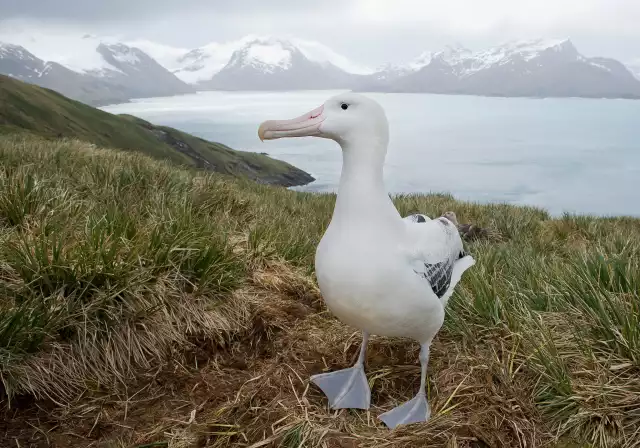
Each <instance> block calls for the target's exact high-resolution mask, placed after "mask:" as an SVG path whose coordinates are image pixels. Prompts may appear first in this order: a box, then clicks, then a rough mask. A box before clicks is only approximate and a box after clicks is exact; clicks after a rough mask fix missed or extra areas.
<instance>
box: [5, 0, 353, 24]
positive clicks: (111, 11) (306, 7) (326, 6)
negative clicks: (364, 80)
mask: <svg viewBox="0 0 640 448" xmlns="http://www.w3.org/2000/svg"><path fill="white" fill-rule="evenodd" d="M342 3H343V2H340V1H338V0H326V1H320V2H301V1H292V0H269V1H263V0H234V1H222V0H220V1H217V0H108V1H107V0H0V11H2V18H3V19H12V18H32V19H50V20H57V21H66V22H81V23H88V22H112V21H138V20H140V19H147V20H152V19H154V18H158V17H167V16H171V15H178V16H196V15H199V14H206V15H208V16H209V18H210V19H211V20H216V19H218V18H222V17H225V16H244V17H247V18H250V17H254V16H256V15H263V16H268V15H278V14H281V13H284V14H285V15H287V14H305V13H307V14H313V13H317V12H319V11H330V10H331V9H332V7H337V6H340V7H341V8H342V6H341V5H342Z"/></svg>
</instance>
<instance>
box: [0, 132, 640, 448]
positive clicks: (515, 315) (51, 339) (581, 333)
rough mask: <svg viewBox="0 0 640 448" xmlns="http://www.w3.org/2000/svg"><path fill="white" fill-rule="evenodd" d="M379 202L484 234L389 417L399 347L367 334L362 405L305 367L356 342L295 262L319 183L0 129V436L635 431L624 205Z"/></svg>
mask: <svg viewBox="0 0 640 448" xmlns="http://www.w3.org/2000/svg"><path fill="white" fill-rule="evenodd" d="M394 200H395V203H396V204H397V206H398V208H399V210H400V212H401V213H402V214H403V215H407V214H409V213H413V212H416V211H419V212H423V213H426V214H428V215H430V216H439V215H440V214H442V213H443V212H444V211H446V210H454V211H455V212H456V213H457V215H458V218H459V219H460V220H461V222H471V223H474V224H477V225H480V226H482V227H485V228H490V229H493V230H495V231H496V232H497V233H498V234H499V236H500V238H496V239H495V240H491V241H478V242H474V243H470V244H468V245H467V247H466V250H467V251H468V252H470V253H471V254H473V256H474V257H475V258H476V260H477V265H476V266H474V268H473V269H471V270H469V271H468V275H465V278H464V279H463V282H462V284H461V286H460V288H459V289H458V290H457V292H456V294H455V295H454V297H453V298H452V300H451V301H450V302H449V305H448V307H447V315H446V319H445V326H444V328H443V330H442V331H441V332H440V333H439V334H438V336H437V338H436V340H435V342H434V344H433V345H432V348H431V359H430V365H429V373H428V379H429V380H428V381H429V383H428V394H429V400H430V403H431V407H432V419H431V421H430V422H429V423H426V424H418V425H413V426H410V427H406V428H400V429H398V430H396V431H389V430H388V429H386V428H385V427H384V426H383V425H382V424H381V423H380V422H379V421H377V419H376V417H377V416H378V415H380V414H381V413H383V412H384V411H387V410H389V409H391V408H392V407H394V406H396V405H398V404H399V403H401V402H403V401H405V400H407V399H409V398H410V397H411V396H412V395H413V394H414V393H415V390H416V387H417V385H418V381H419V374H418V373H419V371H420V369H419V365H418V362H417V359H418V358H417V356H418V345H417V344H416V343H413V342H411V341H407V340H402V339H389V338H382V337H373V338H372V339H371V341H370V343H369V347H368V356H367V366H366V371H367V375H368V378H369V381H370V383H371V385H372V404H373V407H372V409H371V410H370V412H364V411H359V410H350V411H339V412H334V411H329V410H328V409H327V403H326V398H325V397H324V395H323V394H322V393H321V392H320V391H319V390H318V389H317V388H316V387H315V386H313V385H310V384H309V381H308V379H309V376H310V375H311V374H315V373H319V372H322V371H327V370H336V369H338V368H345V367H348V366H350V365H351V364H352V363H353V360H354V359H355V357H356V356H357V352H358V350H359V344H360V339H359V337H358V336H357V332H356V331H355V330H354V329H352V328H349V327H347V326H345V325H343V324H342V323H340V322H339V321H338V320H336V319H335V318H334V317H333V316H332V315H331V314H330V313H327V312H326V309H325V307H324V305H323V302H322V299H321V297H320V295H319V293H318V290H317V288H316V286H315V281H314V277H313V259H314V252H315V248H316V245H317V243H318V242H319V240H320V238H321V235H322V233H323V231H324V229H325V228H326V226H327V224H328V222H329V220H330V217H331V212H332V209H333V205H334V201H335V196H333V195H329V194H324V195H315V194H303V193H296V192H293V191H289V190H285V189H281V188H272V187H269V186H264V185H258V184H256V183H253V182H249V181H245V180H241V179H233V178H229V177H227V176H219V175H217V174H215V173H203V172H195V171H193V170H183V169H179V168H176V167H174V166H172V165H170V164H169V163H166V162H160V161H156V160H153V159H151V158H148V157H146V156H144V155H141V154H137V153H128V154H127V153H123V152H114V151H107V150H101V149H95V148H93V147H90V145H87V144H85V143H81V142H77V141H65V140H55V141H50V140H45V139H38V138H34V137H28V138H26V139H25V138H23V137H21V136H19V135H14V136H0V288H2V293H3V300H2V301H0V381H1V382H2V385H3V388H4V393H5V394H8V397H9V398H10V399H11V403H10V404H11V406H9V403H8V401H7V400H8V398H7V397H6V396H5V397H3V398H2V401H3V404H2V406H3V411H2V418H0V434H1V435H2V437H3V439H2V441H3V442H7V443H3V446H16V447H18V446H20V447H27V446H53V447H65V448H80V447H83V448H85V447H87V446H101V447H127V448H130V447H136V448H142V447H146V448H150V447H168V448H191V447H245V448H246V447H250V446H251V447H283V448H299V447H350V448H352V447H353V448H368V447H409V448H412V447H415V448H417V447H424V446H433V447H444V446H447V447H454V446H458V447H513V448H517V447H523V448H524V447H527V448H530V447H542V446H549V447H562V448H567V447H586V446H589V447H593V448H605V447H621V448H632V447H637V446H638V443H637V440H638V439H637V429H638V427H640V416H639V415H638V413H637V410H638V409H639V408H640V380H639V378H640V376H639V373H640V308H639V305H638V304H639V303H640V220H637V219H627V218H606V219H604V218H594V217H587V216H565V217H562V218H559V219H553V218H551V217H550V216H549V215H548V214H547V213H546V212H544V211H542V210H538V209H535V208H522V207H512V206H507V205H478V204H470V203H462V202H457V201H455V200H454V199H453V198H451V197H449V196H443V195H438V196H421V195H412V196H403V197H396V198H394Z"/></svg>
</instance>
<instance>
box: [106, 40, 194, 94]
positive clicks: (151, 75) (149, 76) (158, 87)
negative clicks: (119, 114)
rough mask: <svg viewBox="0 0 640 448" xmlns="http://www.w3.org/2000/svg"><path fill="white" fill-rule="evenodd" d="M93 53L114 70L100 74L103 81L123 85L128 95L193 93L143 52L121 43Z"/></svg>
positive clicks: (189, 87) (191, 89) (190, 88)
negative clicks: (96, 53) (97, 54)
mask: <svg viewBox="0 0 640 448" xmlns="http://www.w3.org/2000/svg"><path fill="white" fill-rule="evenodd" d="M96 51H97V52H98V53H99V54H100V55H101V56H102V58H103V60H104V61H105V62H106V63H107V64H109V65H110V66H111V67H113V68H115V70H109V71H105V72H103V74H102V76H103V79H105V80H106V81H108V82H109V83H112V84H117V85H121V86H124V87H125V88H126V89H127V90H128V91H130V92H131V96H132V97H134V96H140V97H151V96H165V95H177V94H181V93H190V92H193V91H194V89H193V87H191V86H189V85H187V84H185V83H184V82H182V81H181V80H179V79H178V78H177V77H176V76H175V75H174V74H172V73H171V72H169V71H168V70H167V69H166V68H164V67H163V66H161V65H160V64H158V62H156V61H155V60H154V59H153V58H151V57H150V56H149V55H148V54H146V53H145V52H144V51H142V50H140V49H138V48H134V47H129V46H127V45H125V44H122V43H117V44H104V43H101V44H100V45H98V47H97V48H96Z"/></svg>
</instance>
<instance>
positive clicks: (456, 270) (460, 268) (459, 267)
mask: <svg viewBox="0 0 640 448" xmlns="http://www.w3.org/2000/svg"><path fill="white" fill-rule="evenodd" d="M474 264H476V261H475V260H474V259H473V257H472V256H471V255H467V256H465V257H462V258H461V259H459V260H457V261H456V262H455V264H454V265H453V272H452V273H451V283H450V284H449V289H447V292H445V293H444V295H443V296H442V297H441V298H440V301H441V302H442V307H443V308H446V307H447V303H448V302H449V298H450V297H451V296H452V295H453V290H454V289H455V287H456V285H457V284H458V282H459V281H460V279H462V274H464V272H465V271H466V270H467V269H469V268H470V267H471V266H473V265H474Z"/></svg>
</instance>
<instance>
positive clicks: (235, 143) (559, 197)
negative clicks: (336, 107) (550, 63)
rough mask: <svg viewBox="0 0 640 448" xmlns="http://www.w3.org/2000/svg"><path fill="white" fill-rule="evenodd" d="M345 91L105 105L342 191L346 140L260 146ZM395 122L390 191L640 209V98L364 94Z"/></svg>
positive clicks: (626, 211)
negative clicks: (272, 130) (263, 156)
mask: <svg viewBox="0 0 640 448" xmlns="http://www.w3.org/2000/svg"><path fill="white" fill-rule="evenodd" d="M339 93H341V91H326V90H325V91H298V92H199V93H196V94H189V95H181V96H174V97H162V98H146V99H138V100H133V101H131V102H129V103H124V104H116V105H110V106H106V107H103V109H104V110H106V111H108V112H112V113H118V114H122V113H127V114H132V115H135V116H138V117H141V118H143V119H145V120H148V121H151V122H153V123H155V124H161V125H167V126H172V127H175V128H178V129H180V130H183V131H186V132H189V133H192V134H194V135H197V136H200V137H203V138H205V139H208V140H213V141H217V142H221V143H224V144H226V145H228V146H230V147H232V148H234V149H239V150H243V151H253V152H264V153H267V154H269V155H270V156H271V157H273V158H276V159H281V160H284V161H287V162H289V163H291V164H293V165H295V166H297V167H299V168H301V169H303V170H305V171H307V172H308V173H310V174H312V175H313V176H314V177H315V178H316V181H315V182H313V183H311V184H309V185H305V186H303V187H296V189H298V190H304V191H319V192H330V191H336V188H337V185H338V181H339V178H340V169H341V163H342V156H341V150H340V147H339V146H338V145H337V144H336V143H335V142H333V141H331V140H325V139H319V138H312V137H307V138H296V139H280V140H273V141H265V142H261V141H260V140H259V139H258V134H257V130H258V126H259V124H260V123H261V122H262V121H264V120H268V119H284V118H293V117H297V116H299V115H301V114H303V113H305V112H307V111H310V110H312V109H314V108H316V107H318V106H319V105H321V104H322V103H323V102H324V101H325V100H327V99H328V98H330V97H331V96H333V95H336V94H339ZM364 94H365V95H367V96H369V97H371V98H373V99H375V100H376V101H378V102H379V103H380V104H381V105H382V106H383V107H384V109H385V111H386V114H387V117H388V119H389V126H390V143H389V151H388V155H387V159H386V165H385V182H386V186H387V189H388V191H389V192H390V193H394V194H395V193H451V194H452V195H454V196H455V197H456V198H457V199H461V200H468V201H474V202H479V203H509V204H518V205H532V206H537V207H540V208H544V209H546V210H548V211H549V212H550V213H551V214H553V215H556V216H557V215H561V214H563V213H572V214H573V213H575V214H590V215H599V216H613V215H616V216H618V215H627V216H640V101H634V100H609V99H584V98H546V99H534V98H488V97H478V96H457V95H429V94H401V93H364Z"/></svg>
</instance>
